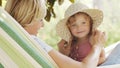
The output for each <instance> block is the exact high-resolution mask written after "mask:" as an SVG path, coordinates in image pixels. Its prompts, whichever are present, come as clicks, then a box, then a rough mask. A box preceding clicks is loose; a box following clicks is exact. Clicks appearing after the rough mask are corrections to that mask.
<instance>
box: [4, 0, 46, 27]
mask: <svg viewBox="0 0 120 68" xmlns="http://www.w3.org/2000/svg"><path fill="white" fill-rule="evenodd" d="M5 10H6V11H7V12H8V13H10V15H11V16H12V17H13V18H15V20H16V21H18V22H19V23H20V25H21V26H23V27H25V25H27V24H31V23H32V21H33V20H40V19H42V18H44V17H45V15H46V8H45V1H44V0H7V3H6V6H5Z"/></svg>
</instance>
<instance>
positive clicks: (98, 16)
mask: <svg viewBox="0 0 120 68" xmlns="http://www.w3.org/2000/svg"><path fill="white" fill-rule="evenodd" d="M78 12H85V13H87V14H88V15H89V16H91V18H92V19H93V29H95V28H97V27H98V26H99V25H100V24H101V22H102V20H103V12H102V11H101V10H98V9H89V8H88V7H87V6H86V5H84V4H82V3H74V4H72V5H70V6H69V7H68V9H67V10H66V11H65V15H64V19H62V20H60V21H59V22H58V23H57V25H56V32H57V34H58V35H59V36H60V37H61V38H62V39H64V40H65V41H67V42H69V40H70V38H71V33H70V31H69V29H68V27H67V25H66V23H67V21H68V19H69V17H70V16H72V15H74V14H76V13H78Z"/></svg>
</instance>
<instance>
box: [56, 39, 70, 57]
mask: <svg viewBox="0 0 120 68" xmlns="http://www.w3.org/2000/svg"><path fill="white" fill-rule="evenodd" d="M58 50H59V52H60V53H62V54H64V55H66V56H68V55H69V53H70V46H69V45H67V42H66V41H65V40H63V39H62V40H61V41H60V42H59V43H58Z"/></svg>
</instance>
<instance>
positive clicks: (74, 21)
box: [69, 13, 90, 39]
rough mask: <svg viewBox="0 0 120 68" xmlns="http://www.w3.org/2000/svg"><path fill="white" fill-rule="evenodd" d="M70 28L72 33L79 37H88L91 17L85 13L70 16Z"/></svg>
mask: <svg viewBox="0 0 120 68" xmlns="http://www.w3.org/2000/svg"><path fill="white" fill-rule="evenodd" d="M69 29H70V31H71V33H72V35H73V36H75V37H76V38H78V39H82V38H86V37H88V34H89V32H90V18H89V17H88V16H87V15H85V14H81V13H77V14H75V15H74V16H72V17H70V18H69Z"/></svg>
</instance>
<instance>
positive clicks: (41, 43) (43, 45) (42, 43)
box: [31, 35, 53, 53]
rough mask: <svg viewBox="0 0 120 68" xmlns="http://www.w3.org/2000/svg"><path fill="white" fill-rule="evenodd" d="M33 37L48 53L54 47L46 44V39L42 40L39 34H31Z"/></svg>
mask: <svg viewBox="0 0 120 68" xmlns="http://www.w3.org/2000/svg"><path fill="white" fill-rule="evenodd" d="M31 37H32V38H33V39H34V40H35V41H37V42H38V44H40V46H41V47H42V48H43V49H44V50H45V51H46V52H47V53H48V52H50V51H51V50H52V49H53V48H52V47H51V46H49V45H48V44H46V43H45V42H44V41H42V40H41V39H40V38H38V37H37V36H34V35H31Z"/></svg>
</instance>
